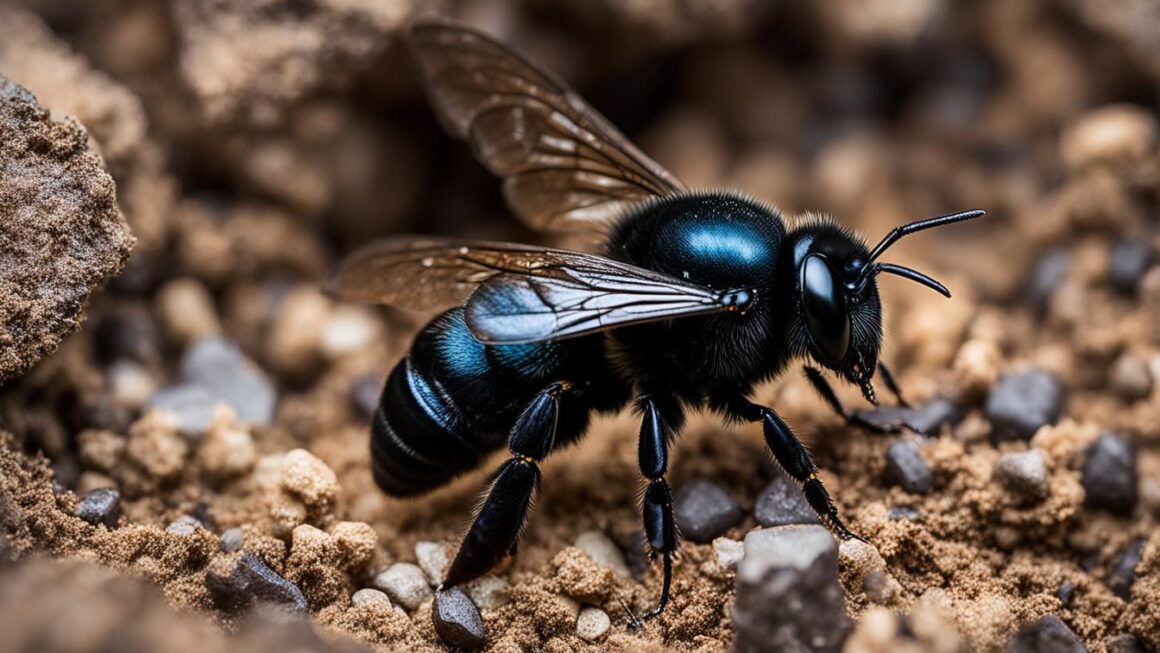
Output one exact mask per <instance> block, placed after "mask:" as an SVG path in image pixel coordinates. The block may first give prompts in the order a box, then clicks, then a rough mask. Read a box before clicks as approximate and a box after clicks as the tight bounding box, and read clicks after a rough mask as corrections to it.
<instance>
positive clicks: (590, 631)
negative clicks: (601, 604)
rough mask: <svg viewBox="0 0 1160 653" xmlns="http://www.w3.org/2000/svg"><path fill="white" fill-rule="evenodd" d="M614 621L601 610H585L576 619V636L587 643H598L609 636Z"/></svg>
mask: <svg viewBox="0 0 1160 653" xmlns="http://www.w3.org/2000/svg"><path fill="white" fill-rule="evenodd" d="M611 626H612V620H611V619H609V618H608V613H607V612H605V611H604V610H601V609H600V608H592V607H588V608H584V609H583V610H581V611H580V615H579V616H577V617H576V635H577V636H578V637H579V638H580V639H582V640H584V641H586V642H598V641H600V640H602V639H604V636H605V635H606V634H608V629H609V628H610V627H611Z"/></svg>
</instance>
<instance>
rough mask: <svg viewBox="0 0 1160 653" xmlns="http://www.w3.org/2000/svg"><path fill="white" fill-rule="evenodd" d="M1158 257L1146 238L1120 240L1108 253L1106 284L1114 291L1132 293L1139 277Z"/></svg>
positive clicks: (1140, 277)
mask: <svg viewBox="0 0 1160 653" xmlns="http://www.w3.org/2000/svg"><path fill="white" fill-rule="evenodd" d="M1158 262H1160V257H1158V256H1157V255H1156V251H1155V250H1153V249H1152V246H1151V244H1149V243H1148V241H1146V240H1121V241H1119V242H1117V243H1116V244H1114V245H1112V251H1111V252H1110V253H1109V254H1108V284H1109V285H1111V287H1112V289H1113V290H1115V291H1116V292H1119V293H1122V294H1125V295H1134V294H1135V293H1136V289H1137V288H1139V286H1140V279H1142V278H1144V274H1145V273H1147V272H1148V269H1149V268H1151V267H1152V266H1153V265H1154V264H1156V263H1158Z"/></svg>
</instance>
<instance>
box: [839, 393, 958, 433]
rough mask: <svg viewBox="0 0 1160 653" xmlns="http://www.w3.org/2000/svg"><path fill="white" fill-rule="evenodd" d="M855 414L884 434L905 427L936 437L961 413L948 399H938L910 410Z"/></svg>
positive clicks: (881, 408) (885, 408) (886, 409)
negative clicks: (945, 425)
mask: <svg viewBox="0 0 1160 653" xmlns="http://www.w3.org/2000/svg"><path fill="white" fill-rule="evenodd" d="M857 414H858V417H860V418H861V419H864V420H866V421H867V422H869V423H871V424H874V425H875V426H877V427H878V428H880V429H881V430H883V431H885V432H892V431H897V430H899V429H901V428H903V427H906V428H908V429H910V430H912V431H914V432H915V433H920V434H922V435H937V434H938V432H939V430H940V429H941V428H942V427H943V425H944V424H955V423H956V422H958V421H959V420H960V419H961V418H962V414H963V411H962V409H960V408H959V406H958V405H957V404H955V403H954V402H953V401H951V400H950V399H946V398H943V397H938V398H935V399H931V400H930V401H928V402H926V403H924V404H920V405H918V406H914V407H912V408H907V407H906V406H879V407H877V408H874V409H873V410H859V411H857Z"/></svg>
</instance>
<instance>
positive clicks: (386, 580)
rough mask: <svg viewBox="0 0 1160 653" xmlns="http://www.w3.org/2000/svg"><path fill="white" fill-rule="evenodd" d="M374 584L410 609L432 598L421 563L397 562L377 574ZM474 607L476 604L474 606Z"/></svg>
mask: <svg viewBox="0 0 1160 653" xmlns="http://www.w3.org/2000/svg"><path fill="white" fill-rule="evenodd" d="M374 586H375V587H377V588H379V589H381V590H382V591H384V592H386V593H387V595H388V596H390V597H391V600H393V601H394V602H396V603H398V604H399V605H402V606H403V607H405V608H407V609H408V610H415V609H417V608H418V607H419V606H420V605H422V604H423V602H424V601H426V600H427V599H429V598H431V596H432V592H431V586H430V585H428V584H427V575H426V574H424V573H423V570H422V569H420V568H419V565H415V564H411V563H409V562H397V563H395V564H393V565H391V566H390V567H388V568H387V570H386V571H384V572H382V573H381V574H379V575H378V576H375V580H374ZM473 607H474V606H473Z"/></svg>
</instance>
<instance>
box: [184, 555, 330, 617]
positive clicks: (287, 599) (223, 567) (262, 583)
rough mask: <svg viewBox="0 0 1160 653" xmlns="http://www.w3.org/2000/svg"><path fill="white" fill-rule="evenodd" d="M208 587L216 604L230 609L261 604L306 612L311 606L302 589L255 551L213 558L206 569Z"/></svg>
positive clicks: (224, 608)
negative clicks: (281, 574)
mask: <svg viewBox="0 0 1160 653" xmlns="http://www.w3.org/2000/svg"><path fill="white" fill-rule="evenodd" d="M205 586H206V589H208V590H209V592H210V594H211V595H212V596H213V599H214V603H215V604H217V606H218V607H219V608H221V609H223V610H227V611H238V610H241V609H244V608H248V607H250V606H252V605H255V604H258V603H265V604H271V605H276V606H279V607H282V608H286V609H288V610H291V611H294V612H306V610H307V608H308V604H307V602H306V596H305V595H303V594H302V590H300V589H298V587H297V586H296V585H294V583H291V582H290V581H288V580H286V579H285V578H282V577H281V576H279V575H278V574H277V573H275V572H274V570H273V569H270V568H269V567H268V566H266V563H264V562H262V560H261V559H260V558H258V557H257V556H255V555H254V554H252V553H243V554H242V555H241V556H239V557H238V558H236V559H234V560H232V561H231V560H230V559H229V558H227V557H222V558H217V559H215V560H214V561H212V562H211V563H210V565H209V568H208V569H207V571H206V576H205Z"/></svg>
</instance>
